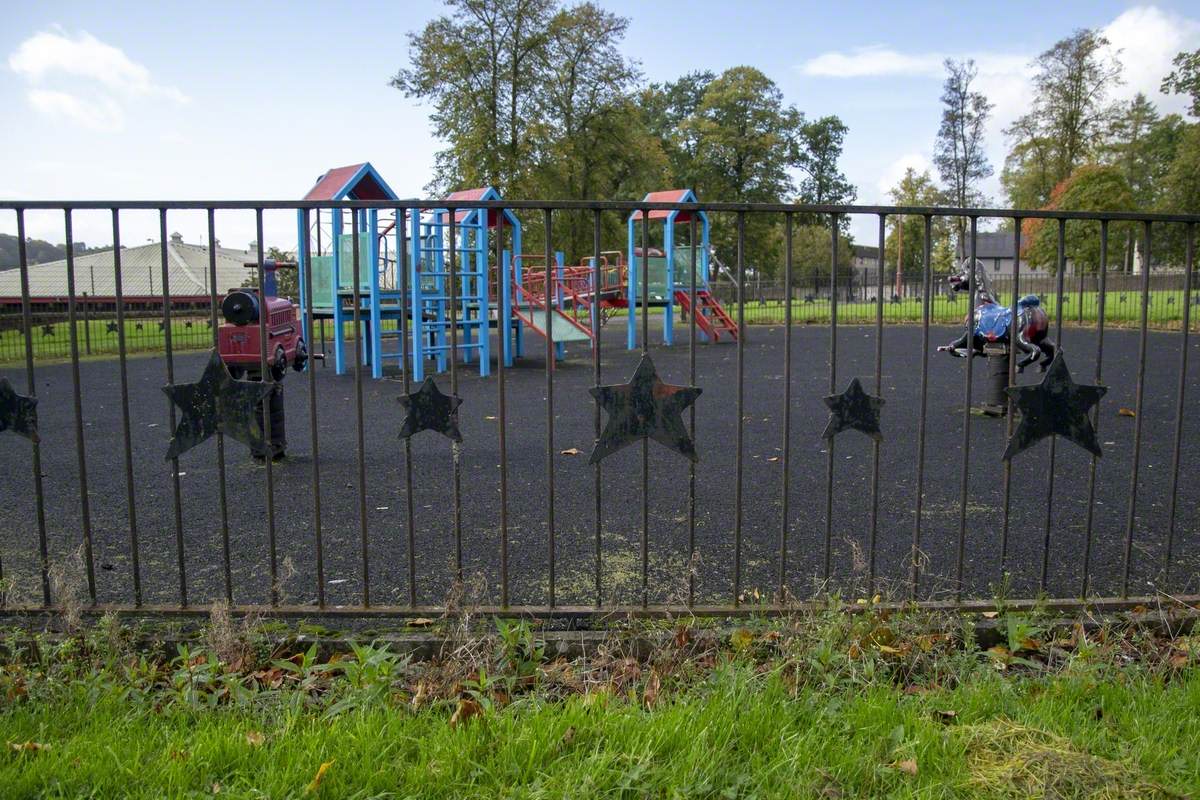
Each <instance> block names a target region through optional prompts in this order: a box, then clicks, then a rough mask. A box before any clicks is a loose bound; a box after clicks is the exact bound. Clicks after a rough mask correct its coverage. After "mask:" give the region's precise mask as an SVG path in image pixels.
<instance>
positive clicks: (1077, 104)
mask: <svg viewBox="0 0 1200 800" xmlns="http://www.w3.org/2000/svg"><path fill="white" fill-rule="evenodd" d="M1108 47H1109V41H1108V39H1106V38H1105V37H1104V36H1103V35H1101V34H1100V33H1099V32H1098V31H1094V30H1078V31H1076V32H1075V33H1073V34H1072V35H1071V36H1069V37H1067V38H1066V39H1062V40H1061V41H1059V42H1056V43H1055V44H1054V46H1053V47H1051V48H1050V49H1049V50H1047V51H1045V52H1044V53H1042V54H1041V55H1040V56H1038V57H1037V59H1035V60H1034V61H1033V63H1032V64H1031V66H1032V67H1034V68H1035V69H1036V70H1037V74H1036V75H1035V77H1034V79H1033V90H1034V97H1033V103H1032V106H1033V107H1032V109H1031V110H1030V111H1029V113H1027V114H1025V115H1023V116H1021V117H1020V118H1018V119H1017V120H1016V121H1015V122H1014V123H1013V124H1012V125H1011V126H1009V127H1008V128H1007V129H1006V130H1005V133H1006V134H1007V135H1008V136H1009V138H1010V139H1011V140H1012V142H1013V145H1014V149H1016V148H1018V147H1022V146H1024V147H1023V148H1022V151H1021V156H1020V158H1019V160H1017V161H1016V162H1012V157H1011V155H1010V159H1009V162H1006V165H1005V172H1006V173H1007V181H1006V188H1007V187H1008V186H1009V185H1014V186H1021V187H1022V189H1023V191H1025V192H1029V193H1030V194H1031V195H1033V194H1036V195H1037V196H1030V197H1028V198H1026V197H1022V198H1021V199H1022V200H1023V201H1024V200H1033V201H1035V203H1036V205H1037V206H1042V205H1045V204H1046V203H1047V202H1049V200H1050V196H1049V192H1050V191H1051V189H1052V187H1054V186H1056V185H1057V184H1059V183H1060V182H1061V181H1063V180H1065V179H1066V178H1067V177H1068V176H1069V175H1070V174H1071V173H1072V172H1073V171H1074V170H1075V168H1076V167H1078V166H1080V165H1081V164H1084V163H1087V162H1089V161H1090V160H1092V158H1093V157H1094V156H1095V154H1096V152H1097V150H1098V149H1099V147H1100V145H1101V144H1102V143H1103V141H1104V138H1105V136H1107V134H1108V132H1109V130H1110V128H1111V125H1112V123H1113V120H1114V118H1115V116H1116V115H1117V114H1118V112H1119V105H1118V104H1116V103H1114V102H1112V101H1110V100H1109V99H1108V92H1109V90H1110V89H1111V88H1112V87H1114V86H1116V85H1119V84H1120V83H1121V82H1122V78H1121V63H1120V61H1119V60H1118V59H1117V58H1116V56H1114V55H1111V54H1110V53H1109V52H1108ZM1026 161H1028V162H1029V163H1030V164H1031V165H1032V166H1033V167H1034V169H1035V170H1037V171H1038V174H1039V176H1041V177H1042V178H1044V179H1039V180H1037V181H1030V180H1027V179H1025V178H1023V177H1022V176H1020V175H1018V174H1017V170H1018V169H1019V168H1020V166H1022V165H1023V163H1025V162H1026ZM1010 162H1011V163H1010ZM1010 200H1012V201H1013V204H1014V205H1026V204H1027V203H1021V204H1018V203H1017V202H1016V200H1017V198H1015V197H1012V196H1011V195H1010Z"/></svg>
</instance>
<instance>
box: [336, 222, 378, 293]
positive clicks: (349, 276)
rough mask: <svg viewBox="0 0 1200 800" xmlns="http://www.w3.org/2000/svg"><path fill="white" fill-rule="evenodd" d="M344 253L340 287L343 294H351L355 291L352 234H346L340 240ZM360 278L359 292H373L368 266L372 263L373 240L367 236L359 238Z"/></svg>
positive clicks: (340, 266)
mask: <svg viewBox="0 0 1200 800" xmlns="http://www.w3.org/2000/svg"><path fill="white" fill-rule="evenodd" d="M339 244H340V245H341V252H342V263H341V264H339V265H338V266H339V273H340V274H339V275H338V278H339V279H340V280H339V281H338V287H339V288H340V289H341V290H342V291H343V292H349V291H352V290H353V289H354V237H353V236H352V235H350V234H344V235H343V236H342V237H341V239H340V240H339ZM358 259H359V261H358V270H359V274H358V278H359V283H360V286H359V291H361V292H370V291H371V273H370V272H369V271H368V265H369V264H370V263H371V240H370V238H369V237H368V236H367V235H366V234H361V235H359V237H358Z"/></svg>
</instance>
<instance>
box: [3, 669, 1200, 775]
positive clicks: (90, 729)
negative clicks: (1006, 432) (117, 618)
mask: <svg viewBox="0 0 1200 800" xmlns="http://www.w3.org/2000/svg"><path fill="white" fill-rule="evenodd" d="M1197 708H1200V672H1195V671H1193V672H1192V673H1191V674H1190V675H1188V676H1186V677H1185V678H1183V679H1180V680H1177V681H1173V682H1170V683H1166V684H1163V683H1161V682H1158V681H1155V680H1151V679H1149V678H1142V677H1137V676H1132V677H1130V678H1129V679H1127V680H1114V681H1106V682H1096V681H1094V680H1091V679H1088V678H1085V677H1061V676H1060V677H1054V678H1047V679H1018V680H1010V679H1005V678H1002V677H1000V676H991V675H987V674H983V675H981V676H979V677H977V678H975V679H974V680H972V681H971V682H969V683H967V684H965V685H962V686H959V687H958V688H955V689H951V690H932V691H928V692H923V693H920V694H915V695H906V694H905V693H904V692H903V691H902V690H900V689H897V688H875V689H871V690H868V691H865V692H851V693H841V692H827V691H820V690H817V689H802V690H800V691H799V692H796V693H793V692H792V691H790V690H789V688H788V687H787V685H786V683H785V681H784V680H782V679H781V678H780V676H779V675H778V674H777V673H772V674H770V675H768V676H765V677H764V676H761V675H756V674H755V673H754V671H753V670H752V669H750V668H749V667H748V666H744V665H741V666H739V665H730V666H726V667H723V668H720V669H718V670H717V671H716V672H714V673H713V675H712V676H711V677H710V679H709V680H708V681H707V682H706V683H704V684H703V685H700V686H697V687H695V688H693V689H691V690H690V691H688V692H687V693H685V694H683V695H681V696H678V697H675V698H673V699H671V700H669V701H666V702H663V703H662V704H661V705H659V706H658V707H656V708H654V709H652V710H646V709H644V708H643V707H642V706H641V705H640V704H639V703H638V702H636V700H635V701H632V702H631V701H627V700H625V699H621V698H612V697H609V696H607V695H592V696H584V697H574V698H571V699H569V700H567V701H565V702H560V703H553V702H545V701H528V702H525V701H521V702H517V703H514V704H513V705H510V706H508V707H507V708H505V709H504V710H502V711H497V712H494V713H489V714H485V715H483V716H482V717H481V718H476V719H472V720H470V721H468V722H467V723H464V724H460V725H458V726H454V727H452V726H451V725H450V724H449V723H448V721H447V712H446V711H444V710H441V709H437V708H434V709H429V710H424V711H418V712H412V711H410V710H409V709H408V707H407V705H406V704H404V703H389V702H387V701H386V700H383V701H380V702H379V703H378V704H375V705H373V706H372V707H367V708H362V709H359V710H354V711H351V712H349V713H345V714H342V715H338V716H334V717H332V718H330V717H328V716H326V715H323V714H322V713H319V712H314V711H311V710H306V709H303V708H295V707H289V706H288V705H287V704H281V705H280V706H278V707H276V708H274V709H270V710H259V711H247V710H238V709H222V710H217V711H207V710H188V709H181V708H177V707H167V708H165V709H163V710H156V708H155V707H154V706H152V705H149V706H144V707H131V706H130V703H129V701H128V700H127V699H126V698H125V697H124V696H123V695H122V693H121V692H120V691H117V690H104V689H96V688H94V687H92V686H89V685H87V684H86V683H81V684H79V685H77V686H75V687H73V690H72V691H71V692H69V693H67V694H64V695H63V696H61V697H60V698H58V699H57V700H55V701H53V702H48V703H43V704H39V705H33V704H26V705H22V706H20V707H18V708H15V709H9V710H8V711H7V712H5V713H3V715H0V728H2V729H3V731H4V733H3V736H4V738H5V739H6V740H7V741H8V742H13V743H22V742H26V741H32V742H37V743H41V744H45V745H48V746H49V747H48V749H43V750H28V751H21V752H18V751H16V750H14V749H13V748H12V747H11V746H7V747H6V750H7V752H5V753H4V754H3V755H0V786H2V787H4V788H3V790H2V793H3V795H4V796H5V797H34V796H49V797H78V796H97V797H111V796H117V795H121V796H128V797H146V798H157V797H186V796H197V797H198V796H206V795H211V794H212V793H213V791H214V788H219V796H221V797H301V796H305V795H314V796H315V795H320V796H325V797H451V796H455V797H480V798H496V797H547V798H549V797H556V798H557V797H631V798H632V797H713V798H723V797H882V796H888V797H1027V796H1042V795H1041V791H1042V790H1043V789H1044V788H1045V787H1047V786H1053V787H1054V789H1053V791H1052V792H1047V794H1046V796H1053V797H1153V796H1164V797H1165V796H1190V795H1193V794H1195V793H1197V792H1200V759H1198V758H1197V756H1196V754H1197V753H1198V752H1200V717H1198V715H1196V714H1195V710H1196V709H1197ZM946 712H954V716H953V717H952V718H947V717H948V715H947V714H946ZM260 733H261V734H262V736H263V741H262V743H261V744H257V743H256V742H257V738H258V737H257V734H260ZM906 762H911V764H906ZM323 763H330V764H331V765H330V766H329V767H328V768H327V770H326V772H325V774H324V777H323V779H322V781H321V782H320V785H319V786H318V787H316V789H315V790H313V791H308V787H309V785H310V784H311V783H312V781H313V779H314V777H315V775H316V774H317V771H318V769H319V768H320V765H321V764H323ZM912 764H915V769H916V774H915V775H913V774H911V770H912V766H911V765H912ZM906 767H907V768H908V769H907V771H906ZM1156 787H1164V788H1165V789H1166V790H1169V791H1170V792H1172V793H1173V794H1167V793H1166V792H1165V791H1164V792H1163V793H1162V794H1161V795H1159V793H1158V790H1157V789H1156Z"/></svg>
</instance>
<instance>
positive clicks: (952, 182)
mask: <svg viewBox="0 0 1200 800" xmlns="http://www.w3.org/2000/svg"><path fill="white" fill-rule="evenodd" d="M945 67H946V81H945V83H943V84H942V123H941V125H940V126H939V127H938V132H937V139H936V141H935V143H934V155H933V163H934V164H935V165H936V166H937V168H938V174H939V175H940V176H941V179H942V186H943V187H944V189H945V192H946V195H947V197H948V198H949V199H950V201H951V202H953V203H954V204H955V205H957V206H959V207H964V208H965V207H967V206H973V205H982V204H983V203H982V201H983V200H984V195H983V193H982V192H981V191H980V190H979V182H980V181H982V180H984V179H985V178H988V177H990V176H991V174H992V165H991V163H989V162H988V158H987V153H986V152H985V151H984V146H983V134H984V128H985V126H986V125H987V121H988V117H989V116H991V113H992V104H991V103H990V102H988V99H987V97H985V96H984V95H983V93H982V92H977V91H975V90H973V89H972V88H971V85H972V84H973V83H974V82H975V78H976V77H977V76H978V74H979V70H978V69H977V68H976V66H975V62H974V61H972V60H970V59H968V60H967V61H954V60H952V59H949V58H948V59H946V61H945ZM965 224H966V222H965V221H964V220H962V219H959V220H958V221H957V228H958V240H959V242H962V241H963V238H964V236H965V229H964V226H965Z"/></svg>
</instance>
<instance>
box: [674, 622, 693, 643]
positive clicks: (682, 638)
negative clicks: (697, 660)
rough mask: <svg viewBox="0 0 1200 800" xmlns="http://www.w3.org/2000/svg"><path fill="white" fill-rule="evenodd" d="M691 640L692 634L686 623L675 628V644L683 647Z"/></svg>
mask: <svg viewBox="0 0 1200 800" xmlns="http://www.w3.org/2000/svg"><path fill="white" fill-rule="evenodd" d="M691 640H692V634H691V632H690V631H688V629H687V626H686V625H680V626H679V627H678V628H676V629H675V646H676V647H683V646H685V645H686V644H687V643H688V642H690V641H691Z"/></svg>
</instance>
